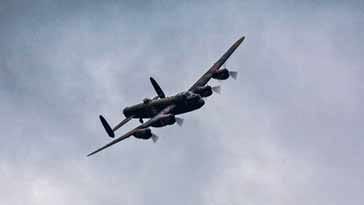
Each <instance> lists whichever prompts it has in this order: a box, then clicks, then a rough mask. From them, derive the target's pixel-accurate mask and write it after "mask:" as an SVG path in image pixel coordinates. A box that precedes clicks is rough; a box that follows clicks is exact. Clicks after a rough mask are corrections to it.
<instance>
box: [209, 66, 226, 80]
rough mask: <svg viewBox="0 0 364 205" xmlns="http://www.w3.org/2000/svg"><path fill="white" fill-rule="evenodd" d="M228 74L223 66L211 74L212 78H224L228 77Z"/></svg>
mask: <svg viewBox="0 0 364 205" xmlns="http://www.w3.org/2000/svg"><path fill="white" fill-rule="evenodd" d="M229 76H230V74H229V71H228V69H226V68H224V69H221V70H218V71H216V72H215V73H214V74H213V75H212V78H213V79H217V80H226V79H228V78H229Z"/></svg>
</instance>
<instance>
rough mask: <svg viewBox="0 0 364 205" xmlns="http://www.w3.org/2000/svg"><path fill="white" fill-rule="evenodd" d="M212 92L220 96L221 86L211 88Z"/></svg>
mask: <svg viewBox="0 0 364 205" xmlns="http://www.w3.org/2000/svg"><path fill="white" fill-rule="evenodd" d="M211 90H212V91H213V92H215V93H217V94H220V93H221V86H220V85H217V86H213V87H211Z"/></svg>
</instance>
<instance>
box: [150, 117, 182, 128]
mask: <svg viewBox="0 0 364 205" xmlns="http://www.w3.org/2000/svg"><path fill="white" fill-rule="evenodd" d="M174 123H176V117H175V116H174V115H166V116H164V117H161V118H160V119H159V120H158V121H156V122H154V123H153V124H151V126H152V127H164V126H167V125H173V124H174Z"/></svg>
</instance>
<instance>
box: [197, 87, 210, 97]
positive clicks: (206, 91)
mask: <svg viewBox="0 0 364 205" xmlns="http://www.w3.org/2000/svg"><path fill="white" fill-rule="evenodd" d="M193 92H194V93H196V94H199V95H200V96H201V97H209V96H210V95H212V88H211V86H209V85H206V86H203V87H197V88H196V89H195V90H193Z"/></svg>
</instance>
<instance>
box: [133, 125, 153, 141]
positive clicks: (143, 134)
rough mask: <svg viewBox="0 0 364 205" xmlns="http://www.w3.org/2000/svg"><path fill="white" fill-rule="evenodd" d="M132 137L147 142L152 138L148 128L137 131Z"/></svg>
mask: <svg viewBox="0 0 364 205" xmlns="http://www.w3.org/2000/svg"><path fill="white" fill-rule="evenodd" d="M133 136H134V137H135V138H138V139H144V140H147V139H149V138H151V137H152V130H151V129H149V128H145V129H138V130H137V131H135V132H134V134H133Z"/></svg>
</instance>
